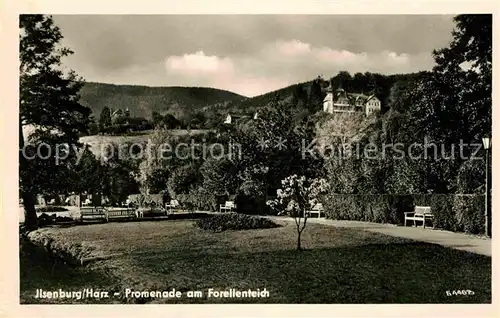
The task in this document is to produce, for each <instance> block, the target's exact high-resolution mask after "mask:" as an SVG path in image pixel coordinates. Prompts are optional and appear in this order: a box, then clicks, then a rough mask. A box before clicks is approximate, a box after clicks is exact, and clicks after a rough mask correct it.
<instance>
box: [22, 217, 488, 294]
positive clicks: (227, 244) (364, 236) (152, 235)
mask: <svg viewBox="0 0 500 318" xmlns="http://www.w3.org/2000/svg"><path fill="white" fill-rule="evenodd" d="M41 231H46V232H47V233H48V234H50V235H53V236H54V237H59V238H60V239H64V240H69V241H72V242H75V243H91V244H92V245H93V246H95V250H94V252H93V253H95V254H96V255H97V254H99V255H106V254H115V253H123V254H122V255H121V256H114V257H113V258H110V259H107V260H103V261H99V262H96V263H93V264H90V265H88V266H89V267H87V268H79V269H73V271H74V274H73V275H88V279H89V281H88V283H83V282H80V280H75V281H71V280H70V279H68V278H67V277H68V275H69V274H67V273H66V272H64V271H63V272H58V271H56V272H55V274H53V275H52V276H50V274H49V273H47V272H48V271H50V268H49V269H48V270H41V269H39V270H36V271H35V272H36V276H35V275H33V270H32V267H33V266H34V267H35V268H38V267H40V264H39V263H40V262H38V261H37V264H36V265H33V264H32V263H30V261H27V260H23V259H22V260H21V295H22V296H21V297H22V298H23V302H33V301H34V299H33V298H31V297H30V296H31V294H30V293H33V292H34V289H35V288H45V289H52V288H56V287H57V286H65V288H67V289H71V288H79V287H82V286H83V285H85V286H87V287H94V288H96V287H95V286H97V285H94V283H95V282H98V281H99V280H100V279H101V277H105V278H103V279H105V281H106V282H108V281H111V279H112V278H111V276H109V275H110V274H112V276H113V277H114V278H113V279H112V281H113V282H114V283H112V284H110V285H109V287H108V288H107V289H108V290H109V289H111V290H120V289H121V290H123V289H124V288H134V289H137V290H141V289H145V288H151V289H164V290H169V289H171V288H176V289H177V290H181V291H183V292H185V291H187V290H205V291H206V289H208V288H220V289H225V288H240V289H248V288H264V287H266V288H267V289H268V290H270V293H271V297H270V298H269V299H265V298H256V299H253V300H252V299H247V300H241V301H240V302H245V301H246V302H271V303H482V302H490V301H491V258H489V257H484V256H479V255H475V254H470V253H465V252H460V251H456V250H451V249H447V248H443V247H440V246H437V245H432V244H424V243H417V242H413V241H409V240H406V239H400V238H395V237H388V236H384V235H381V234H376V233H370V232H367V231H362V230H354V229H342V228H334V227H327V226H322V225H317V224H310V225H309V226H308V228H307V229H306V230H305V232H304V236H303V246H304V247H305V248H306V249H307V250H306V251H304V252H302V253H298V252H296V251H295V244H296V233H295V229H294V226H293V225H291V224H288V225H286V226H284V227H281V228H275V229H265V230H251V231H239V232H223V233H217V234H214V233H206V232H202V231H200V230H198V229H195V228H194V227H193V226H192V221H157V222H131V223H109V224H98V225H86V226H76V227H69V228H60V229H56V228H53V229H43V230H41ZM110 233H113V234H112V235H111V234H110ZM102 275H104V276H102ZM100 285H101V286H102V284H100ZM454 289H470V290H473V291H474V292H475V295H474V296H454V297H447V296H446V294H445V292H446V290H454ZM122 301H124V302H125V300H122ZM149 301H150V302H157V303H161V302H167V303H168V302H172V301H171V300H170V301H169V300H161V299H160V300H158V299H156V300H149ZM178 302H179V301H178ZM180 302H221V300H214V299H208V300H207V299H198V300H192V299H191V300H190V299H187V298H183V299H182V300H180ZM225 302H236V301H235V300H225Z"/></svg>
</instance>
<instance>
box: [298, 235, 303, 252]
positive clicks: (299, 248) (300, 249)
mask: <svg viewBox="0 0 500 318" xmlns="http://www.w3.org/2000/svg"><path fill="white" fill-rule="evenodd" d="M297 234H298V235H297V251H302V246H300V235H301V234H302V233H301V232H300V231H298V232H297Z"/></svg>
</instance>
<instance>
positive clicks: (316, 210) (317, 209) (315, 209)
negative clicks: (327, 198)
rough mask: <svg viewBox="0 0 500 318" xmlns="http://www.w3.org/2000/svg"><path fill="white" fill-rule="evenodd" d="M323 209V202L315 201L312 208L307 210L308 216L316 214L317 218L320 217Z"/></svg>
mask: <svg viewBox="0 0 500 318" xmlns="http://www.w3.org/2000/svg"><path fill="white" fill-rule="evenodd" d="M324 210H325V209H323V204H321V203H316V204H315V205H314V206H313V208H312V209H311V210H309V211H307V215H308V216H312V214H316V213H317V214H318V219H319V218H320V217H321V213H323V211H324Z"/></svg>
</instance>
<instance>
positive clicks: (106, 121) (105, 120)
mask: <svg viewBox="0 0 500 318" xmlns="http://www.w3.org/2000/svg"><path fill="white" fill-rule="evenodd" d="M109 126H111V110H110V109H109V108H108V107H104V108H103V109H102V111H101V116H100V117H99V128H100V129H101V130H103V129H105V128H106V127H109Z"/></svg>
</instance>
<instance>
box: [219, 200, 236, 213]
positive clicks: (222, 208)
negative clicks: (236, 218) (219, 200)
mask: <svg viewBox="0 0 500 318" xmlns="http://www.w3.org/2000/svg"><path fill="white" fill-rule="evenodd" d="M233 209H236V204H234V201H226V203H225V204H224V205H222V204H221V205H220V206H219V212H222V211H224V212H227V211H229V212H232V211H233Z"/></svg>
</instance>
